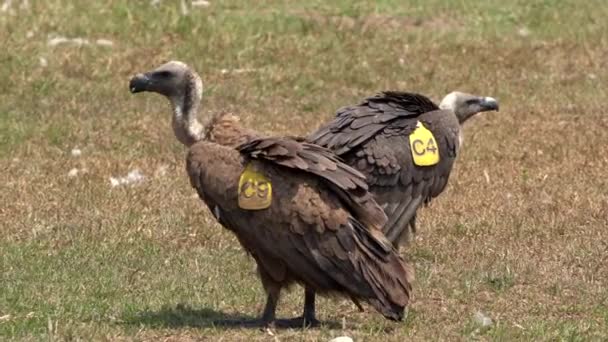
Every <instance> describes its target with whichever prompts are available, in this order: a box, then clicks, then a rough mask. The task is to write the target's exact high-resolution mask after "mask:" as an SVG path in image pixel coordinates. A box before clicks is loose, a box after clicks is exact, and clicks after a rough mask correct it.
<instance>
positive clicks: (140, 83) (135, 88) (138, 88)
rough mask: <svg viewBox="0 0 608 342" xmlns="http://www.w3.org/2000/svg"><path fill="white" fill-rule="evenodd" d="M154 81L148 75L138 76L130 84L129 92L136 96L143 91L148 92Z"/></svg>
mask: <svg viewBox="0 0 608 342" xmlns="http://www.w3.org/2000/svg"><path fill="white" fill-rule="evenodd" d="M151 83H152V81H151V80H150V77H148V75H147V74H137V75H135V76H133V78H132V79H131V81H130V82H129V90H130V91H131V93H133V94H136V93H139V92H142V91H146V90H148V89H149V87H150V84H151Z"/></svg>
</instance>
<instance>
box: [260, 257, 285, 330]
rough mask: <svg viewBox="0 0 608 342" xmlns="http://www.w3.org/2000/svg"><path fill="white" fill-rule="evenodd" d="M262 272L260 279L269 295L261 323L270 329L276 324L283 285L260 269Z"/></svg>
mask: <svg viewBox="0 0 608 342" xmlns="http://www.w3.org/2000/svg"><path fill="white" fill-rule="evenodd" d="M258 271H259V272H260V278H261V279H262V285H263V286H264V291H266V293H267V294H268V297H267V299H266V306H265V307H264V312H263V313H262V318H261V323H262V326H265V327H268V326H271V325H273V324H274V321H275V318H276V316H275V314H276V311H277V304H278V303H279V296H280V295H281V285H280V284H279V283H277V282H275V281H273V280H272V278H270V275H269V274H268V273H267V272H266V271H265V270H264V269H263V268H262V267H258Z"/></svg>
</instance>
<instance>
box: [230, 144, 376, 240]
mask: <svg viewBox="0 0 608 342" xmlns="http://www.w3.org/2000/svg"><path fill="white" fill-rule="evenodd" d="M237 149H238V150H239V152H241V153H242V154H243V155H245V156H247V157H248V158H252V159H261V160H265V161H268V162H272V163H275V164H277V165H280V166H283V167H286V168H289V169H295V170H299V171H302V172H307V173H312V174H314V175H317V176H319V177H321V178H322V179H323V180H324V181H325V182H326V184H327V185H328V186H330V187H331V188H332V189H333V190H334V191H335V192H336V193H338V194H339V196H340V197H341V198H342V199H343V200H344V201H345V202H346V203H347V204H348V205H349V206H350V207H351V208H352V209H353V210H354V211H355V213H356V215H357V219H359V220H361V221H363V222H365V223H366V224H368V225H372V226H374V227H377V228H378V229H380V228H381V227H383V226H384V224H385V223H386V220H387V217H386V215H385V214H384V211H383V210H382V209H381V208H380V206H378V204H377V203H376V202H375V201H374V200H373V198H372V196H371V195H370V194H369V192H368V191H367V188H368V186H367V183H366V181H365V176H364V175H363V174H362V173H361V172H359V171H357V170H356V169H354V168H352V167H350V166H348V165H346V164H345V163H343V162H342V161H341V160H340V159H339V158H338V157H336V155H335V154H334V153H333V152H331V151H330V150H328V149H326V148H323V147H320V146H318V145H314V144H311V143H307V142H304V141H301V139H298V138H293V137H282V138H260V139H254V140H252V141H249V142H247V143H245V144H242V145H240V146H238V147H237Z"/></svg>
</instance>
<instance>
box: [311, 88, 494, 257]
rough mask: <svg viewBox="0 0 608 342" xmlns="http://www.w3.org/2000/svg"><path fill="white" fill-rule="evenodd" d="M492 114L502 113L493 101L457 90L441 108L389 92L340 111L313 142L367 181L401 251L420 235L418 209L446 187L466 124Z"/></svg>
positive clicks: (386, 229) (389, 235) (420, 97)
mask: <svg viewBox="0 0 608 342" xmlns="http://www.w3.org/2000/svg"><path fill="white" fill-rule="evenodd" d="M490 110H496V111H498V102H497V101H496V100H495V99H493V98H491V97H482V96H474V95H470V94H465V93H462V92H452V93H450V94H448V95H447V96H445V97H444V98H443V100H442V101H441V103H440V104H439V106H438V105H436V104H435V103H433V101H431V100H430V99H429V98H427V97H426V96H423V95H420V94H415V93H406V92H392V91H387V92H382V93H379V94H377V95H375V96H373V97H369V98H367V99H365V100H364V101H363V102H361V103H360V104H358V105H355V106H348V107H343V108H341V109H339V110H338V111H337V113H336V116H335V118H334V119H333V120H332V121H330V122H329V123H327V124H325V125H323V126H322V127H320V128H319V129H318V130H317V131H315V132H314V133H312V134H310V135H309V136H308V138H307V140H308V141H310V142H313V143H315V144H318V145H321V146H324V147H327V148H329V149H331V150H333V151H334V152H335V153H336V154H337V155H338V156H340V157H341V158H343V160H344V161H345V162H346V163H347V164H349V165H351V166H352V167H354V168H356V169H357V170H359V171H361V172H362V173H363V174H364V175H365V176H366V177H367V182H368V184H369V187H370V191H371V192H372V193H373V194H374V197H375V199H376V201H377V202H378V203H379V204H380V205H381V206H382V208H383V209H384V211H385V213H386V215H387V216H388V218H389V222H388V223H387V224H386V225H385V227H384V229H383V231H384V233H385V235H386V237H387V238H388V239H389V240H390V241H391V242H392V243H393V245H394V246H395V248H399V245H400V242H402V241H407V240H409V231H410V229H411V230H412V232H415V229H416V226H415V222H416V210H417V209H418V208H419V207H420V206H421V205H422V204H427V203H429V202H430V201H431V200H432V199H433V198H434V197H437V196H438V195H439V194H440V193H441V192H442V191H443V189H444V188H445V187H446V184H447V182H448V178H449V176H450V171H451V170H452V166H453V164H454V161H455V160H456V155H457V153H458V149H459V145H460V144H461V128H460V126H461V125H462V124H463V123H464V122H465V121H466V120H467V119H469V118H470V117H472V116H474V115H475V114H477V113H479V112H484V111H490ZM408 227H409V228H408Z"/></svg>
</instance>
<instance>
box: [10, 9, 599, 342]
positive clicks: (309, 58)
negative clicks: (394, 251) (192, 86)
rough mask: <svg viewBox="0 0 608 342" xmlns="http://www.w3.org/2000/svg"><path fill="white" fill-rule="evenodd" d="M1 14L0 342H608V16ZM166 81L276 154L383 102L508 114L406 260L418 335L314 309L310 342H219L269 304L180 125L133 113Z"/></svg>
mask: <svg viewBox="0 0 608 342" xmlns="http://www.w3.org/2000/svg"><path fill="white" fill-rule="evenodd" d="M0 2H1V3H3V4H5V5H4V6H2V4H0V26H1V28H0V44H1V47H2V48H1V49H0V62H1V64H0V65H1V67H0V168H1V172H0V177H1V178H0V187H1V188H0V190H1V191H0V193H1V195H0V200H1V202H0V203H1V205H0V225H1V226H0V229H1V230H0V233H1V235H0V276H1V278H0V340H4V339H7V340H13V339H16V340H39V339H47V340H71V339H75V340H168V341H181V340H185V341H188V340H199V339H208V340H213V341H217V340H224V341H232V340H281V341H286V340H305V341H313V340H321V341H327V340H329V339H330V338H332V337H335V336H340V335H348V336H351V337H353V338H354V339H355V340H356V341H370V340H379V341H380V340H382V341H402V340H421V341H422V340H471V339H481V340H505V341H506V340H564V341H587V340H605V339H608V307H607V305H608V265H607V264H608V259H607V258H608V229H607V228H608V171H607V170H608V114H607V113H606V110H605V105H606V100H607V99H608V97H607V95H608V94H607V92H608V88H607V87H606V84H607V83H606V82H607V81H608V35H606V32H608V21H607V20H606V18H607V17H608V3H606V1H605V0H587V1H578V0H525V1H524V0H508V1H507V0H486V1H481V0H478V1H476V0H459V1H449V0H429V1H422V0H412V1H398V0H381V1H375V2H372V1H368V2H365V1H360V2H356V1H346V0H339V1H332V2H330V1H321V0H310V1H295V0H290V1H287V0H283V1H280V0H268V1H255V2H254V1H248V0H229V1H219V0H216V1H213V0H211V3H210V5H209V6H207V7H192V8H188V15H184V13H183V10H182V9H181V7H182V6H181V5H180V2H179V1H160V4H159V5H157V6H153V5H152V4H150V1H143V0H142V1H126V0H122V1H118V0H115V1H112V0H105V1H58V0H48V1H45V2H43V1H29V2H22V1H19V0H15V1H12V3H9V1H6V0H3V1H0ZM22 3H24V4H25V5H21V4H22ZM61 37H67V38H70V39H72V38H83V39H86V40H87V41H80V42H79V41H68V42H63V43H62V42H61V40H60V39H59V40H58V38H61ZM100 39H101V40H102V41H98V40H100ZM169 59H180V60H184V61H186V62H188V63H190V64H192V65H193V66H195V67H196V68H197V70H199V71H200V72H201V74H202V75H203V78H204V81H205V97H204V102H205V107H204V111H206V112H207V111H208V112H216V111H220V110H229V111H232V112H235V113H237V114H239V115H240V116H241V117H242V120H243V121H244V122H245V123H246V124H247V125H249V126H250V127H252V128H255V129H258V130H261V131H266V132H274V133H277V134H287V133H288V134H304V133H306V132H309V131H311V130H313V129H315V128H316V127H317V126H318V125H319V124H320V122H323V121H325V120H328V119H329V118H330V117H331V116H332V113H333V112H334V111H335V110H336V109H337V108H338V107H340V106H342V105H346V104H351V103H354V102H356V101H358V100H359V99H360V98H362V97H364V96H367V95H371V94H374V93H375V92H377V91H379V90H383V89H400V90H411V91H417V92H421V93H424V94H428V95H429V96H431V97H432V98H433V99H435V100H437V101H438V100H440V99H441V97H442V96H443V95H445V94H446V93H448V92H449V91H452V90H455V89H459V90H463V91H467V92H472V93H477V94H481V95H487V96H493V97H496V98H498V99H499V100H500V101H501V111H500V112H499V113H487V114H486V115H483V116H481V117H478V118H476V119H475V120H473V122H471V123H470V124H467V126H466V127H465V145H464V149H463V150H462V153H461V155H460V157H459V160H458V162H457V165H456V168H455V170H454V172H453V173H452V178H451V180H450V185H449V187H448V189H447V191H446V192H445V193H444V194H443V195H442V196H441V197H440V198H439V199H437V200H436V201H434V202H433V204H432V205H431V206H430V208H428V209H425V210H423V211H422V212H421V213H420V227H419V233H418V234H417V237H416V239H415V241H414V242H413V244H412V246H411V248H409V249H407V250H405V249H404V250H402V253H403V254H404V255H405V256H406V257H408V258H409V259H411V260H412V262H414V263H415V266H416V271H417V273H416V277H417V279H416V283H415V285H414V286H415V288H414V291H415V294H414V298H413V302H412V305H411V309H410V313H409V316H408V319H407V320H406V321H404V322H402V323H393V322H388V321H385V320H384V319H383V318H381V316H380V315H378V314H376V313H375V312H374V311H373V310H371V309H368V310H367V311H366V312H365V313H359V312H357V310H356V308H355V307H354V306H353V305H352V304H350V302H348V301H343V300H340V299H321V300H320V302H319V305H318V311H319V318H320V319H321V320H323V321H324V322H326V323H327V324H325V325H324V326H323V327H321V328H319V329H310V330H275V331H274V332H273V333H274V336H271V335H270V334H269V333H268V332H263V331H260V330H258V329H246V328H239V327H215V326H213V321H214V320H215V319H217V318H231V317H255V316H257V315H258V313H259V312H260V310H261V308H262V306H263V302H264V296H263V290H262V288H261V285H260V283H259V280H258V278H257V276H256V275H255V269H254V264H253V262H252V260H251V259H250V258H248V257H247V256H246V255H245V254H244V253H243V251H242V250H241V249H240V248H239V246H238V243H237V241H236V239H235V238H234V237H233V236H232V235H231V234H229V233H228V232H226V231H224V230H223V229H222V228H221V227H220V226H219V225H218V224H216V223H215V221H214V220H213V218H212V216H211V215H210V214H209V213H208V212H207V210H206V208H204V207H203V206H202V205H201V203H200V201H199V200H198V199H197V198H196V197H195V196H194V194H195V193H194V191H193V190H192V189H191V188H190V186H189V184H188V181H187V177H186V174H185V171H184V157H185V151H184V148H183V147H182V146H181V145H179V143H178V142H177V141H176V140H175V139H174V137H173V135H172V132H171V130H170V129H169V127H170V126H169V125H170V118H169V107H168V104H167V103H166V101H165V100H164V99H162V98H160V97H159V96H151V95H150V96H142V97H139V96H138V97H133V96H131V95H130V94H129V92H128V89H127V88H128V87H127V84H128V80H129V77H130V76H131V75H132V74H134V73H136V72H141V71H145V70H148V69H150V68H152V67H154V66H156V65H158V64H160V63H161V62H162V61H165V60H169ZM74 148H77V149H80V151H81V155H80V156H74V155H72V152H71V151H72V149H74ZM72 169H77V171H72V173H71V176H70V175H69V172H70V170H72ZM134 169H139V170H141V173H142V174H143V175H144V177H145V178H144V180H143V181H142V182H140V183H138V184H136V185H134V186H117V187H111V184H110V177H119V176H124V175H126V174H127V173H128V172H130V171H132V170H134ZM302 297H303V292H302V291H301V289H300V288H298V287H296V288H294V289H293V290H292V291H290V292H289V293H286V295H285V296H284V297H283V299H282V302H281V303H280V307H279V309H280V312H279V316H281V317H290V316H296V315H299V314H300V311H301V307H302V302H303V298H302ZM477 312H481V313H483V314H484V315H486V316H488V317H490V318H491V319H492V321H493V324H492V325H491V326H485V327H482V326H480V325H479V323H477V322H476V319H475V318H474V317H475V314H476V313H477Z"/></svg>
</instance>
